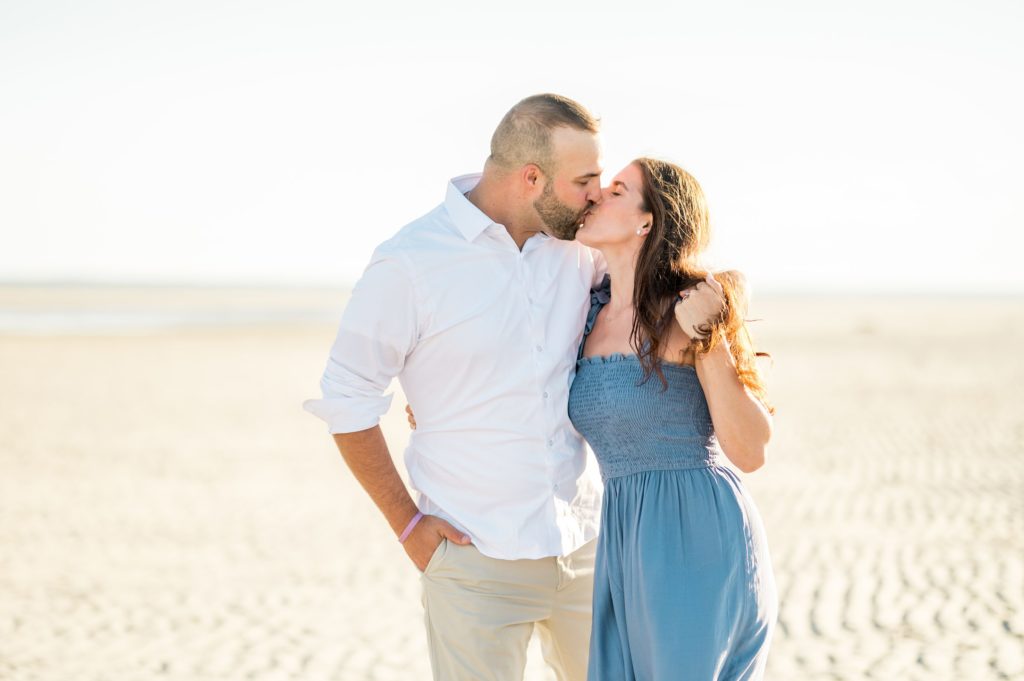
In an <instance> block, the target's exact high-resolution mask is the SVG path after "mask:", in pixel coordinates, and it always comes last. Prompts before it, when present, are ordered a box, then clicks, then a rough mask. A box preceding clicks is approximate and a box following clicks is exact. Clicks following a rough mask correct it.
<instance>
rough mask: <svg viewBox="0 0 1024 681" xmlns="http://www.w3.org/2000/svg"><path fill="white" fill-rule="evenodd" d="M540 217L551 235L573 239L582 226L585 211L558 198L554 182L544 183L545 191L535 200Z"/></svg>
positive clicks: (565, 239) (563, 238) (564, 239)
mask: <svg viewBox="0 0 1024 681" xmlns="http://www.w3.org/2000/svg"><path fill="white" fill-rule="evenodd" d="M533 207H534V208H535V209H536V211H537V214H538V215H540V219H541V220H543V221H544V225H545V226H546V227H547V229H545V230H544V231H545V232H547V234H548V235H549V236H553V237H555V238H556V239H562V240H563V241H572V240H573V239H575V238H576V231H577V230H578V229H579V228H580V220H581V219H582V218H583V211H575V210H573V209H572V208H570V207H569V206H567V205H565V204H564V203H562V202H561V201H559V200H558V197H557V196H555V188H554V184H553V183H552V182H548V183H546V184H545V185H544V191H543V192H541V195H540V198H538V199H537V200H536V201H534V202H533Z"/></svg>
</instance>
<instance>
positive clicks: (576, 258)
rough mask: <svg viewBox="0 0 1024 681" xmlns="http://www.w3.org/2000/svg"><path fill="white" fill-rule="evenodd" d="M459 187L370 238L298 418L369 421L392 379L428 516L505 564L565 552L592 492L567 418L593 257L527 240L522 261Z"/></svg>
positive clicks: (593, 515) (597, 271)
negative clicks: (314, 395) (391, 231)
mask: <svg viewBox="0 0 1024 681" xmlns="http://www.w3.org/2000/svg"><path fill="white" fill-rule="evenodd" d="M478 180H479V175H466V176H463V177H459V178H455V179H454V180H452V181H451V182H450V183H449V185H448V192H447V196H446V198H445V201H444V203H443V204H441V205H440V206H438V207H437V208H435V209H434V210H433V211H431V212H430V213H428V214H427V215H425V216H423V217H421V218H419V219H418V220H415V221H414V222H412V223H410V224H409V225H407V226H405V227H404V228H402V229H401V230H400V231H399V232H398V233H397V234H396V235H395V236H394V237H392V238H391V239H389V240H388V241H386V242H384V243H383V244H381V245H380V246H379V247H378V248H377V249H376V251H375V252H374V254H373V256H372V258H371V260H370V264H369V265H368V266H367V268H366V270H365V272H364V273H363V276H362V278H361V279H360V280H359V282H358V283H357V284H356V286H355V288H354V289H353V291H352V297H351V299H350V300H349V302H348V305H347V307H346V308H345V312H344V314H343V315H342V319H341V324H340V326H339V328H338V333H337V338H336V339H335V342H334V345H333V347H332V348H331V353H330V358H329V359H328V362H327V368H326V370H325V371H324V375H323V378H322V380H321V388H322V390H323V398H322V399H317V400H308V401H307V402H306V403H305V405H304V406H305V408H306V409H307V410H308V411H310V412H312V413H313V414H315V415H316V416H318V417H320V418H321V419H323V420H324V421H326V422H327V424H328V426H329V429H330V431H331V432H332V433H349V432H355V431H359V430H365V429H367V428H371V427H373V426H374V425H376V424H377V423H378V422H379V420H380V417H381V415H383V414H384V413H385V412H386V411H387V410H388V408H389V406H390V403H391V396H390V395H387V396H385V395H384V391H385V390H387V388H388V385H389V384H390V382H391V379H392V378H394V377H396V376H397V377H398V380H399V382H400V383H401V385H402V389H403V390H404V391H405V395H406V397H407V398H408V400H409V404H410V405H411V406H412V409H413V411H414V412H415V414H416V430H414V431H413V432H412V433H411V437H410V442H409V447H408V448H407V449H406V451H405V463H406V467H407V468H408V472H409V481H410V484H411V485H412V487H413V488H414V489H415V490H416V491H417V492H418V493H419V498H418V500H417V504H418V506H419V508H420V510H421V511H422V512H424V513H428V514H431V515H437V516H439V517H441V518H444V519H445V520H447V521H449V522H451V523H452V524H453V525H455V526H456V527H458V528H459V529H460V530H462V531H464V532H466V533H467V534H469V536H470V537H471V538H472V540H473V543H474V544H475V545H476V547H477V548H478V549H479V550H480V551H481V552H482V553H483V554H485V555H488V556H491V557H494V558H501V559H518V558H541V557H544V556H555V555H566V554H568V553H571V552H572V551H574V550H575V549H577V548H579V547H580V546H582V545H583V544H584V543H586V542H587V541H589V540H591V539H593V538H594V537H595V536H596V535H597V530H598V523H599V513H600V503H601V483H600V478H599V476H598V473H597V465H596V462H595V461H594V459H593V455H592V454H590V453H589V452H588V450H587V449H586V447H585V445H584V443H583V440H582V438H581V437H580V435H579V433H577V432H576V430H575V429H574V428H573V426H572V424H571V423H570V421H569V415H568V409H567V405H568V399H569V385H570V383H571V382H572V379H573V376H574V375H575V368H576V354H577V350H578V347H579V343H580V339H581V337H582V332H583V326H584V323H585V321H586V316H587V311H588V309H589V307H590V289H591V288H592V287H593V286H594V285H595V284H596V283H597V282H598V281H599V280H600V278H601V276H603V270H604V265H603V263H602V262H601V261H600V254H599V253H597V252H596V251H592V250H591V249H588V248H586V247H585V246H582V245H581V244H578V243H576V242H567V241H561V240H559V239H554V238H551V237H548V236H546V235H544V234H538V235H535V236H533V237H531V238H530V239H529V240H528V241H527V242H526V243H525V245H524V246H523V249H522V250H521V251H520V250H519V248H518V247H517V246H516V244H515V242H514V241H513V240H512V238H511V236H509V234H508V232H507V231H506V229H505V228H504V227H503V226H501V225H498V224H495V223H494V222H493V221H492V220H491V219H490V218H488V217H487V216H486V215H484V213H482V212H481V211H480V210H479V209H478V208H477V207H476V206H474V205H473V204H472V203H471V202H470V201H469V200H468V199H467V198H466V197H465V195H464V194H465V192H467V191H469V190H470V189H472V188H473V186H475V184H476V182H477V181H478Z"/></svg>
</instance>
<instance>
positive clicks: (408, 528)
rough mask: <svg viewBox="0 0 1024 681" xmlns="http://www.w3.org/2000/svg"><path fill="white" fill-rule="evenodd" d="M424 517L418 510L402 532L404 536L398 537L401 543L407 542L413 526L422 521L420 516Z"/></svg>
mask: <svg viewBox="0 0 1024 681" xmlns="http://www.w3.org/2000/svg"><path fill="white" fill-rule="evenodd" d="M422 517H423V514H422V513H420V512H419V511H417V512H416V515H414V516H413V517H412V520H410V521H409V524H408V525H406V526H405V530H404V531H403V532H402V536H401V537H399V538H398V543H399V544H404V543H405V540H406V539H408V538H409V533H410V532H412V528H414V527H416V523H418V522H419V521H420V518H422Z"/></svg>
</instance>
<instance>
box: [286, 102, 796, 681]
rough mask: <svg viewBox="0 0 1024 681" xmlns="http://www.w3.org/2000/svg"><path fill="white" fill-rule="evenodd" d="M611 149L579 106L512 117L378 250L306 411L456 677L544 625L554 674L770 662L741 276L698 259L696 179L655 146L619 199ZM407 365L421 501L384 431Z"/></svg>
mask: <svg viewBox="0 0 1024 681" xmlns="http://www.w3.org/2000/svg"><path fill="white" fill-rule="evenodd" d="M600 149H601V147H600V132H599V122H598V120H597V119H596V118H595V117H594V116H593V115H592V114H591V113H590V112H589V111H588V110H587V109H586V108H585V107H583V106H582V105H581V104H579V103H577V102H575V101H573V100H571V99H568V98H566V97H562V96H559V95H553V94H542V95H535V96H532V97H527V98H526V99H524V100H522V101H521V102H519V103H518V104H516V105H515V106H513V107H512V109H511V110H509V112H508V113H507V114H506V115H505V116H504V118H503V119H502V120H501V122H500V123H499V124H498V127H497V129H496V130H495V131H494V135H493V136H492V138H491V149H490V155H489V156H488V157H487V160H486V162H485V163H484V167H483V172H482V173H481V174H474V175H464V176H461V177H457V178H455V179H453V180H451V181H450V182H449V183H448V187H447V192H446V195H445V198H444V201H443V202H442V203H441V204H440V205H439V206H437V207H436V208H434V209H433V210H431V211H430V212H428V213H427V214H426V215H424V216H423V217H421V218H419V219H417V220H414V221H413V222H411V223H410V224H408V225H406V226H405V227H403V228H402V229H400V230H399V231H398V232H397V233H396V234H395V235H394V236H392V237H391V238H390V239H388V240H387V241H385V242H384V243H382V244H380V246H378V247H377V249H376V250H375V251H374V253H373V256H372V257H371V259H370V263H369V265H368V266H367V268H366V270H365V271H364V272H363V275H362V277H361V278H360V280H359V282H358V283H357V284H356V286H355V288H354V290H353V291H352V296H351V299H350V300H349V302H348V305H347V307H346V308H345V311H344V314H343V316H342V319H341V323H340V325H339V328H338V332H337V337H336V339H335V341H334V344H333V346H332V348H331V350H330V356H329V359H328V361H327V367H326V369H325V371H324V374H323V377H322V379H321V389H322V391H323V397H322V398H321V399H315V400H308V401H307V402H306V403H305V404H304V406H305V408H306V409H307V410H308V411H310V412H311V413H313V414H314V415H316V416H318V417H319V418H321V419H323V420H324V421H325V422H326V423H327V424H328V428H329V430H330V432H331V433H332V434H333V437H334V440H335V442H336V444H337V446H338V449H339V450H340V452H341V455H342V457H343V458H344V459H345V462H346V463H347V465H348V466H349V468H350V469H351V471H352V473H353V474H354V475H355V477H356V478H357V479H358V481H359V482H360V484H361V485H362V486H363V488H364V489H365V490H366V492H367V493H368V494H369V495H370V497H371V499H372V500H373V502H374V503H375V504H376V505H377V507H378V508H379V509H380V511H381V513H383V514H384V517H385V518H386V519H387V521H388V523H389V524H390V525H391V528H392V530H393V531H394V533H395V536H396V537H397V539H398V541H400V542H401V543H402V545H403V547H404V549H405V552H406V554H407V555H408V557H409V560H410V561H411V562H412V564H413V565H414V566H415V568H416V569H417V570H418V571H420V573H421V574H420V580H421V584H422V602H423V607H424V613H425V624H426V631H427V641H428V647H429V650H430V661H431V665H432V669H433V675H434V678H435V679H438V680H444V681H454V680H460V681H461V680H466V681H470V680H472V681H485V680H493V681H513V680H515V681H520V680H521V679H522V677H523V671H524V668H525V663H526V649H527V645H528V643H529V640H530V637H531V635H532V634H533V632H534V630H535V629H536V630H537V631H538V633H539V635H540V639H541V642H542V647H543V651H544V657H545V660H546V661H547V662H548V664H550V665H551V667H552V668H553V669H554V671H555V673H556V675H557V677H558V679H560V681H584V679H588V680H589V681H633V680H637V681H668V680H675V679H682V680H693V681H739V680H743V681H749V680H753V679H761V678H763V676H764V670H765V664H766V661H767V654H768V647H769V644H770V641H771V637H772V632H773V629H774V626H775V622H776V618H777V612H778V599H777V594H776V587H775V580H774V576H773V572H772V567H771V561H770V557H769V552H768V546H767V540H766V536H765V531H764V527H763V523H762V520H761V517H760V514H759V512H758V510H757V507H756V506H755V504H754V502H753V499H752V498H751V496H750V495H749V493H748V492H747V491H746V489H745V488H744V486H743V484H742V482H741V481H740V478H739V476H738V475H737V474H736V473H735V472H734V470H733V468H732V467H735V468H736V469H739V471H741V472H744V473H749V472H752V471H754V470H756V469H757V468H759V467H760V466H761V465H762V464H763V463H764V458H765V448H766V445H767V443H768V441H769V439H770V437H771V431H772V416H771V414H772V411H773V410H772V408H771V407H770V406H769V403H768V400H767V396H766V392H765V386H764V383H763V381H762V379H761V376H760V374H759V372H758V367H757V365H756V358H757V354H758V353H756V352H755V350H754V347H753V345H752V341H751V338H750V335H749V333H748V332H747V328H746V324H745V314H746V307H747V293H746V286H745V280H744V278H743V277H742V275H740V274H739V273H738V272H735V271H728V272H709V271H707V270H705V269H703V268H702V267H701V264H700V262H701V256H702V253H703V252H704V250H705V248H706V246H707V243H708V239H709V236H710V227H709V220H708V208H707V204H706V202H705V198H704V194H703V191H702V190H701V187H700V185H699V184H698V182H697V180H696V179H694V177H693V176H692V175H690V174H689V173H688V172H686V171H685V170H683V169H682V168H680V167H679V166H677V165H675V164H673V163H669V162H666V161H662V160H655V159H651V158H638V159H636V160H634V161H633V162H631V163H630V164H629V165H627V166H626V167H625V168H623V169H622V170H620V171H619V172H618V173H617V174H616V175H615V176H614V177H613V178H612V180H611V182H609V183H608V184H607V185H606V186H603V187H602V186H601V175H602V167H601V154H600ZM395 377H397V378H398V380H399V382H400V383H401V386H402V389H403V390H404V392H405V395H406V397H407V399H408V402H409V405H410V407H411V411H410V423H411V424H412V425H413V426H414V430H413V432H412V435H411V438H410V441H409V446H408V448H407V449H406V451H405V464H406V467H407V469H408V478H409V482H410V485H411V487H412V492H415V495H416V496H415V498H414V497H413V496H412V493H411V491H410V490H409V489H408V488H407V487H406V485H405V483H404V482H403V481H402V478H401V476H400V475H399V473H398V471H397V469H396V467H395V465H394V463H393V461H392V458H391V453H390V452H389V451H388V448H387V445H386V444H385V441H384V436H383V434H382V432H381V429H380V427H379V425H378V424H379V421H380V417H381V416H382V415H383V414H384V413H385V412H386V411H387V410H388V408H389V406H390V403H391V396H390V395H385V394H384V393H385V391H386V390H387V388H388V386H389V384H390V382H391V380H392V379H393V378H395ZM587 444H589V446H590V448H591V449H592V450H593V453H594V455H595V456H594V457H590V456H589V455H588V453H587V447H586V445H587ZM595 459H596V464H597V466H596V467H595V465H594V462H595ZM727 462H728V463H731V464H732V467H730V466H729V465H727Z"/></svg>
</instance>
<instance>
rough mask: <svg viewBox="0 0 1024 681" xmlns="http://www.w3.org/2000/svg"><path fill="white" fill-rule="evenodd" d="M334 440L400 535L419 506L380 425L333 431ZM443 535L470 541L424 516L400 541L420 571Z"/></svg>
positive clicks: (437, 521)
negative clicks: (394, 458) (401, 473)
mask: <svg viewBox="0 0 1024 681" xmlns="http://www.w3.org/2000/svg"><path fill="white" fill-rule="evenodd" d="M334 442H335V444H337V445H338V451H340V452H341V456H342V458H344V459H345V463H346V464H348V467H349V469H351V471H352V474H353V475H354V476H355V477H356V480H358V481H359V484H360V485H362V486H363V489H365V490H366V493H367V494H369V495H370V498H371V499H373V503H375V504H376V505H377V508H379V509H380V511H381V513H383V514H384V517H385V518H386V519H387V521H388V524H389V525H391V529H392V530H393V531H394V533H395V535H396V536H398V535H401V533H402V531H403V530H404V529H405V527H406V525H408V524H409V521H410V520H412V519H413V517H414V516H415V515H416V513H418V512H419V509H417V507H416V503H415V502H414V501H413V500H412V497H411V496H409V491H408V490H407V489H406V487H405V483H404V482H402V478H401V476H399V474H398V469H396V468H395V464H394V460H393V459H392V458H391V453H390V452H389V451H388V446H387V443H386V442H385V441H384V433H383V432H381V429H380V426H374V427H373V428H368V429H367V430H361V431H359V432H356V433H335V434H334ZM443 537H447V538H448V540H449V541H454V542H456V543H459V544H468V543H469V537H466V536H465V535H464V534H462V532H460V531H458V530H457V529H455V528H454V527H453V526H452V525H451V524H449V523H448V522H446V521H444V520H441V519H440V518H437V517H434V516H424V517H423V518H422V519H421V520H420V521H419V523H417V524H416V527H415V529H413V531H412V532H411V533H410V534H409V536H408V538H406V540H405V543H404V544H403V546H404V547H405V552H406V553H407V554H408V555H409V557H410V558H411V559H412V561H413V563H415V564H416V567H418V568H419V569H420V571H421V572H422V571H423V570H424V569H426V567H427V563H428V562H430V557H431V556H432V555H433V553H434V550H435V549H437V546H438V545H439V544H440V543H441V539H442V538H443Z"/></svg>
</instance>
